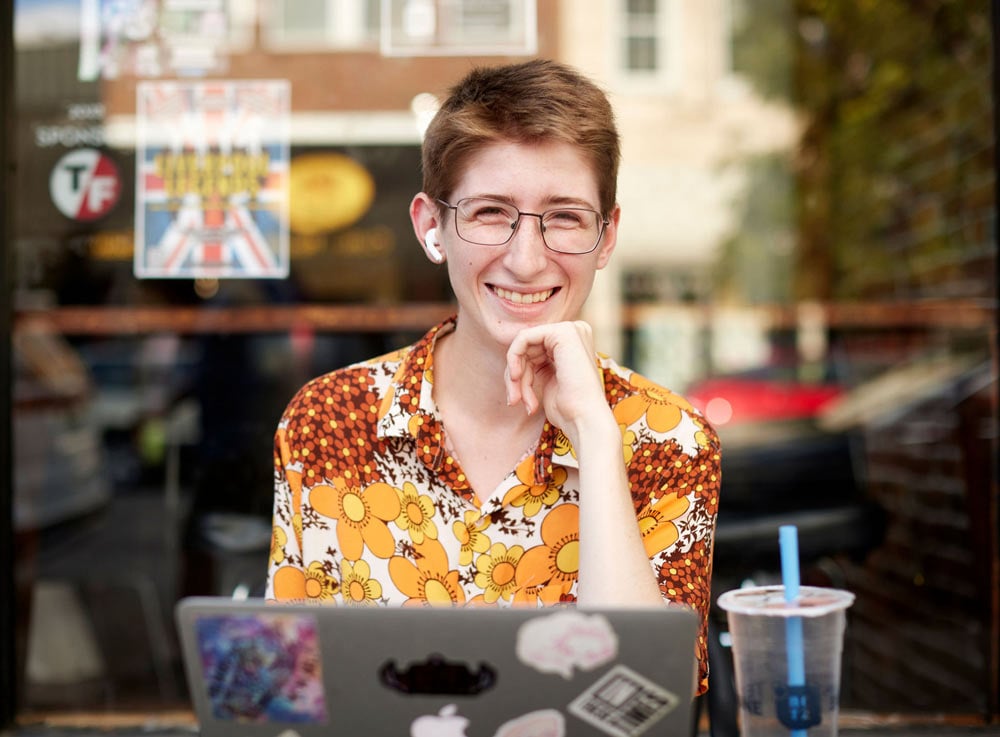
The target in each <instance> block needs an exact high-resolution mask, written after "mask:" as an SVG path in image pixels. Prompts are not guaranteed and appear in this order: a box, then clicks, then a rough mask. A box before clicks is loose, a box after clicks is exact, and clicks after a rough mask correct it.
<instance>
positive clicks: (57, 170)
mask: <svg viewBox="0 0 1000 737" xmlns="http://www.w3.org/2000/svg"><path fill="white" fill-rule="evenodd" d="M121 190H122V184H121V177H120V176H119V174H118V167H117V166H116V165H115V162H114V161H112V159H111V157H109V156H107V155H105V154H103V153H101V152H100V151H98V150H97V149H93V148H78V149H76V150H74V151H70V152H69V153H68V154H66V155H65V156H63V157H62V158H61V159H59V161H58V162H57V163H56V165H55V167H54V168H53V169H52V174H51V175H50V176H49V193H50V194H51V196H52V202H53V203H55V206H56V207H57V208H58V209H59V212H61V213H62V214H63V215H65V216H66V217H68V218H70V219H72V220H78V221H80V222H90V221H91V220H97V219H98V218H100V217H103V216H104V215H107V214H108V213H109V212H111V210H112V209H113V208H114V206H115V205H116V204H118V198H119V197H120V196H121Z"/></svg>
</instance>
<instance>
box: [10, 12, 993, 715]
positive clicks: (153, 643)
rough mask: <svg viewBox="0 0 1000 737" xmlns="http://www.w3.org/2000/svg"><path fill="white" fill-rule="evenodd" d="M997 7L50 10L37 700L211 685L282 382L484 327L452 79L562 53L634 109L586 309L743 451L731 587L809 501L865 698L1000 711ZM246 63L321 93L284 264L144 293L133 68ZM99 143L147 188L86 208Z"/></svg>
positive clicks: (32, 677)
mask: <svg viewBox="0 0 1000 737" xmlns="http://www.w3.org/2000/svg"><path fill="white" fill-rule="evenodd" d="M383 10H385V11H386V13H387V16H386V17H382V16H381V12H382V11H383ZM989 10H990V9H989V5H988V4H987V3H985V2H984V1H983V0H957V1H956V2H952V3H939V4H933V5H932V6H931V5H926V4H924V5H916V6H913V5H905V4H894V3H884V4H871V3H862V2H848V1H846V0H845V1H844V2H841V3H833V4H831V3H827V4H822V3H820V4H803V3H797V4H793V3H790V2H784V1H781V0H766V1H765V0H760V1H756V0H755V2H753V3H748V2H746V1H745V0H729V1H728V2H726V3H690V2H688V3H685V2H680V1H678V0H661V1H660V2H651V1H650V2H633V1H631V0H629V1H626V2H615V3H607V4H603V5H601V6H600V8H598V9H596V10H594V11H593V12H591V10H590V8H589V6H588V11H587V13H581V12H579V11H578V10H577V9H576V7H575V6H573V8H572V9H568V8H567V6H566V4H559V3H554V2H551V1H550V0H538V2H529V1H526V0H509V1H507V2H450V1H448V2H446V1H444V0H436V1H434V2H416V1H412V2H411V1H409V0H405V1H404V0H393V1H392V2H385V3H381V2H377V1H375V0H372V1H366V2H343V1H341V0H322V1H320V2H291V0H289V1H287V2H275V3H269V4H257V3H252V2H246V1H245V0H244V1H242V2H240V1H237V0H230V1H229V2H224V1H223V0H205V2H203V3H191V2H170V0H160V2H146V3H144V2H135V3H110V2H104V1H103V0H89V1H88V2H84V3H76V2H72V3H68V2H61V1H60V0H21V1H20V2H18V4H17V13H16V19H17V24H16V30H17V47H16V53H17V62H18V64H17V67H16V69H17V75H18V76H17V80H16V89H15V93H16V116H15V120H14V134H15V140H14V142H13V148H14V150H15V151H16V152H17V156H18V162H17V163H18V166H17V171H16V180H15V191H14V195H13V196H14V202H15V205H16V206H15V208H14V211H13V213H12V214H11V216H10V217H11V218H12V221H13V231H14V243H13V246H12V248H13V250H14V252H15V255H16V271H15V274H14V282H15V283H14V288H13V289H14V302H15V315H14V325H15V332H14V335H13V336H12V337H11V341H12V348H13V352H14V356H15V382H14V385H13V386H12V389H11V391H12V398H13V401H12V405H13V417H12V427H13V428H14V432H13V438H14V445H15V448H14V450H15V453H14V463H15V469H14V479H15V482H14V488H13V490H12V497H13V506H14V520H15V527H16V533H17V536H18V538H17V550H18V560H17V572H16V573H17V578H18V582H19V586H20V588H19V590H18V594H19V606H20V607H21V608H20V610H19V612H18V614H19V623H18V636H19V643H20V644H21V645H22V646H23V653H24V657H23V662H22V663H21V664H20V670H19V672H20V673H21V676H22V678H23V679H24V683H25V685H26V688H25V689H24V691H23V704H22V705H21V706H20V709H21V711H22V712H23V713H25V714H32V713H38V712H46V711H66V710H76V711H89V712H93V711H95V710H96V711H106V712H116V711H130V710H135V709H147V708H149V709H154V710H159V709H163V710H166V709H172V708H177V707H180V708H184V707H185V706H186V694H185V690H184V683H183V678H182V677H181V674H180V668H179V662H178V657H177V649H176V641H175V637H174V632H173V625H172V620H171V608H172V606H173V603H174V602H175V601H176V600H177V599H178V598H179V597H180V596H183V595H186V594H193V593H211V594H221V595H227V596H228V595H233V594H238V595H247V594H249V595H254V593H255V592H258V591H259V584H260V582H261V581H262V578H263V574H264V571H265V561H266V557H267V548H268V543H269V535H270V519H269V515H270V499H271V481H272V470H271V458H270V452H271V443H272V433H273V431H274V423H275V422H276V420H277V417H278V415H279V414H280V412H281V409H282V407H283V406H284V403H285V402H286V401H287V400H288V399H289V398H290V397H291V394H292V392H294V391H295V390H296V389H297V388H298V387H299V386H301V384H302V383H303V382H304V381H305V380H306V379H307V378H308V377H311V376H314V375H317V374H319V373H322V372H324V371H327V370H329V369H331V368H334V367H337V366H343V365H346V364H348V363H350V362H353V361H355V360H359V359H361V358H366V357H369V356H372V355H377V354H379V353H383V352H387V351H390V350H392V349H394V348H396V347H398V346H400V345H404V344H406V343H408V342H410V341H411V340H413V339H414V338H415V337H417V336H419V335H420V334H422V333H423V331H424V330H425V329H426V328H427V327H428V326H429V325H431V324H433V323H434V322H436V321H437V319H439V318H440V317H443V316H444V315H445V314H447V313H448V311H450V309H451V308H450V304H449V299H450V292H449V286H448V283H447V278H446V275H445V274H444V272H443V271H442V270H440V269H434V268H433V267H431V266H430V265H429V264H428V263H427V262H426V260H425V259H424V258H423V257H422V255H421V254H420V252H419V249H418V248H417V246H416V244H415V242H414V240H413V236H412V229H411V227H410V225H409V221H408V219H407V216H406V208H407V205H408V202H409V199H410V197H411V196H412V194H413V193H414V192H416V191H417V190H418V189H419V187H420V173H419V142H420V131H421V121H423V122H426V118H427V116H429V115H432V114H433V112H434V111H435V110H436V102H435V99H436V98H435V96H436V95H438V94H440V93H441V92H442V91H443V90H441V89H439V87H440V85H442V84H445V83H446V82H447V81H448V80H451V79H453V78H455V77H457V76H458V74H459V73H460V72H462V71H464V70H465V69H466V68H467V67H468V65H469V64H470V63H473V62H484V63H489V62H493V61H497V60H507V59H509V58H522V57H523V56H525V55H532V54H536V53H537V54H539V55H543V56H545V55H559V56H560V57H561V58H563V59H564V60H565V61H568V62H570V63H574V64H577V65H579V66H581V67H582V68H584V69H585V70H587V71H588V72H590V73H593V74H594V75H595V76H597V77H598V78H600V79H602V80H605V81H606V82H607V86H608V88H609V89H610V90H612V92H613V93H614V94H615V96H616V104H617V105H618V106H619V110H620V117H621V125H622V128H623V131H624V138H625V147H626V151H625V154H626V155H625V165H624V166H623V170H622V178H621V185H620V197H621V201H622V206H623V220H622V230H621V240H620V242H619V246H618V251H617V252H616V254H615V260H614V261H613V263H612V265H611V266H609V268H608V270H607V271H606V272H605V273H603V274H602V277H603V278H602V279H601V280H600V282H599V284H598V286H597V288H596V289H595V293H594V295H593V297H592V303H591V305H590V306H589V311H588V314H587V318H588V319H590V320H591V321H592V322H594V324H595V329H596V330H597V332H598V333H599V336H600V341H601V344H602V348H606V349H608V350H609V351H610V352H612V353H616V354H619V355H620V356H621V358H622V360H623V362H624V363H626V364H629V365H632V366H635V367H636V368H637V369H639V370H640V371H642V372H643V373H645V374H647V375H648V376H649V377H650V378H652V379H654V380H656V381H658V382H660V383H662V384H665V385H667V386H670V387H672V388H674V389H675V390H677V391H679V392H682V393H685V394H687V395H688V396H689V397H690V398H691V400H692V401H693V402H694V403H696V404H697V405H698V406H699V407H701V408H703V410H704V411H705V412H706V414H707V415H708V416H709V417H710V418H711V420H712V421H713V423H714V424H715V425H716V426H717V428H718V430H719V432H720V434H721V436H722V438H723V443H724V456H723V473H724V480H723V492H722V502H721V511H720V516H719V525H720V527H719V535H718V545H717V549H716V573H715V575H716V579H715V582H714V583H715V586H716V588H717V589H718V590H720V591H721V590H722V589H723V588H727V587H733V586H738V585H740V583H741V582H742V581H743V580H746V579H753V580H756V581H759V582H762V583H767V582H770V580H771V579H773V578H774V577H775V576H776V574H777V571H776V566H775V563H776V561H775V558H776V550H775V543H776V537H774V538H772V537H771V536H770V533H771V530H772V528H775V527H776V524H777V523H778V522H781V521H794V522H796V523H797V524H798V525H799V528H800V545H801V549H802V554H803V557H804V569H803V571H804V575H805V576H806V577H807V582H809V583H819V584H822V585H834V586H840V587H845V588H850V589H851V590H852V591H854V592H855V593H856V594H857V596H858V598H857V601H856V604H855V606H854V607H853V608H852V611H851V620H850V622H849V630H848V641H847V651H846V659H845V672H844V686H843V695H842V704H843V706H844V708H845V709H848V710H850V709H852V708H853V709H862V710H874V711H879V712H885V711H900V712H951V713H955V712H959V713H963V714H984V713H987V712H988V711H989V709H994V710H995V709H996V704H995V701H991V699H995V696H992V695H991V694H990V693H988V692H987V689H986V688H984V684H985V683H987V682H988V676H989V674H990V673H991V672H995V669H996V661H997V657H998V656H997V653H996V651H995V645H990V643H991V642H993V643H995V642H996V636H997V630H996V628H997V624H996V622H997V618H996V612H995V611H994V609H992V608H991V607H995V602H994V603H992V604H991V601H992V600H991V599H990V596H991V595H992V594H991V592H992V591H993V590H994V588H995V580H994V578H992V577H991V576H993V575H994V573H995V571H993V569H991V567H990V566H991V565H993V564H991V563H990V561H991V560H993V557H991V556H995V553H994V551H995V546H996V543H997V537H996V536H997V532H996V529H995V503H996V502H995V498H996V496H995V495H996V490H995V463H996V450H997V449H996V412H997V409H996V374H997V365H996V356H995V351H994V350H993V349H994V348H995V346H994V341H995V320H996V246H995V243H994V239H995V229H996V228H995V212H994V207H995V204H994V203H995V170H994V146H995V143H994V137H993V130H994V127H993V125H994V121H993V113H992V108H991V104H990V100H991V86H990V85H991V76H990V75H991V71H990V59H991V55H992V52H993V49H992V41H991V35H990V34H991V26H990V15H989ZM144 24H145V25H144ZM609 29H610V30H609ZM206 34H207V35H206ZM205 39H212V43H206V42H205ZM706 39H708V40H707V41H706ZM212 79H215V80H222V81H227V80H229V81H239V80H247V79H279V80H287V81H288V83H289V84H290V86H291V90H292V94H291V100H292V104H291V109H290V119H289V123H290V125H289V130H290V133H289V139H290V140H289V147H290V148H289V170H290V171H289V190H290V195H291V202H290V216H289V222H288V237H289V255H290V262H291V263H290V271H289V276H288V277H287V278H286V279H275V280H268V281H264V280H259V281H258V280H251V279H226V278H219V276H218V275H212V274H201V273H199V274H188V275H186V276H185V278H182V279H137V278H136V276H135V272H134V268H133V255H134V253H133V251H134V244H135V242H136V237H135V219H134V216H135V211H136V207H137V203H136V191H137V188H136V181H135V177H136V174H135V172H136V128H137V118H136V89H137V86H138V84H139V83H140V82H142V81H150V80H160V81H164V80H166V81H171V80H182V81H191V80H212ZM637 85H641V87H640V86H637ZM81 150H84V151H89V152H91V153H89V154H82V158H72V159H69V160H66V159H65V158H64V157H66V156H67V155H70V154H73V155H74V156H75V157H79V156H81V154H79V153H78V152H80V151H81ZM104 160H106V161H108V162H111V163H113V165H114V169H115V171H116V172H117V177H118V180H117V182H118V188H117V189H116V190H115V192H116V194H117V195H118V196H117V198H108V199H103V200H102V199H100V198H98V199H95V200H94V202H95V203H96V204H95V207H94V208H91V210H88V211H87V212H86V213H84V211H83V210H81V209H80V207H79V202H77V206H76V207H74V206H71V205H67V204H66V200H65V198H64V197H62V196H60V195H59V192H60V191H62V190H59V189H58V187H59V182H58V181H56V183H55V184H56V191H55V192H54V191H53V189H52V187H53V181H54V179H53V172H55V171H59V170H60V162H63V165H62V166H63V168H62V171H63V172H64V173H67V175H68V176H73V175H74V172H75V173H79V172H83V171H84V170H86V169H87V167H88V166H91V165H92V162H95V161H96V162H99V161H104ZM67 162H68V163H67ZM81 162H83V163H82V164H81ZM88 162H91V163H88ZM77 166H83V167H84V168H82V169H76V168H74V167H77ZM66 167H69V168H66ZM93 167H94V168H96V164H93ZM108 170H109V168H102V171H105V172H106V171H108ZM56 180H58V177H56ZM64 189H66V191H75V190H74V188H73V187H72V186H69V187H68V189H67V188H65V187H64ZM66 191H63V195H65V194H66ZM61 204H62V206H60V205H61ZM81 214H87V215H90V216H92V217H81V216H80V215H81ZM762 530H763V531H764V532H761V531H762ZM994 598H995V597H994ZM720 625H724V622H722V621H721V620H720ZM52 633H63V634H64V635H65V637H66V638H67V639H68V642H70V643H72V644H71V645H70V644H66V643H62V644H60V641H58V640H56V639H54V638H53V637H47V636H46V635H49V634H52ZM991 638H992V639H991ZM991 647H992V649H991Z"/></svg>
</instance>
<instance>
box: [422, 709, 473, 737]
mask: <svg viewBox="0 0 1000 737" xmlns="http://www.w3.org/2000/svg"><path fill="white" fill-rule="evenodd" d="M468 725H469V720H468V719H466V718H465V717H463V716H460V715H459V714H458V707H457V706H455V705H454V704H447V705H446V706H442V707H441V710H440V711H439V712H438V713H437V714H425V715H424V716H422V717H417V718H416V719H414V720H413V723H412V724H410V737H465V728H466V727H467V726H468Z"/></svg>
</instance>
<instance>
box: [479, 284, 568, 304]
mask: <svg viewBox="0 0 1000 737" xmlns="http://www.w3.org/2000/svg"><path fill="white" fill-rule="evenodd" d="M494 291H496V293H497V296H498V297H500V298H501V299H506V300H509V301H511V302H514V303H515V304H519V305H530V304H534V303H535V302H544V301H545V300H547V299H548V298H549V297H551V296H552V292H554V291H555V290H554V289H546V290H545V291H544V292H532V293H531V294H524V293H523V292H511V291H508V290H506V289H501V288H500V287H495V288H494Z"/></svg>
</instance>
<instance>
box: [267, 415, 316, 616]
mask: <svg viewBox="0 0 1000 737" xmlns="http://www.w3.org/2000/svg"><path fill="white" fill-rule="evenodd" d="M287 427H288V421H287V419H282V421H281V423H280V424H279V425H278V429H277V431H276V432H275V435H274V511H273V517H272V528H271V555H270V558H269V559H268V565H267V587H266V589H265V592H264V598H265V599H267V600H269V601H303V600H305V598H306V590H305V588H306V578H305V571H304V569H303V565H302V482H301V472H300V471H298V470H297V469H296V468H294V466H293V463H292V459H291V452H290V450H289V447H288V443H287V440H286V438H287V436H286V431H287Z"/></svg>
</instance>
